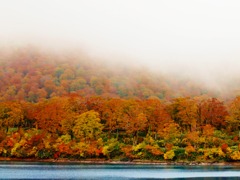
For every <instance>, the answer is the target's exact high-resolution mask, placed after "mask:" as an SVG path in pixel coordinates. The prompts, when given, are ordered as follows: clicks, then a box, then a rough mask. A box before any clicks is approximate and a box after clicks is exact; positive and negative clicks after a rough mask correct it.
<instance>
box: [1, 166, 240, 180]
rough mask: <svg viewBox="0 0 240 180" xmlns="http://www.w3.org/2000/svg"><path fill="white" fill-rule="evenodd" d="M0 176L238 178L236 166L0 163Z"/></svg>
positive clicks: (15, 177) (50, 177)
mask: <svg viewBox="0 0 240 180" xmlns="http://www.w3.org/2000/svg"><path fill="white" fill-rule="evenodd" d="M0 179H214V180H215V179H221V180H222V179H240V167H234V166H172V165H171V166H167V165H89V164H56V163H33V162H31V163H29V162H27V163H26V162H0Z"/></svg>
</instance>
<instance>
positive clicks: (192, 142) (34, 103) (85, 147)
mask: <svg viewBox="0 0 240 180" xmlns="http://www.w3.org/2000/svg"><path fill="white" fill-rule="evenodd" d="M30 52H31V53H30ZM30 52H28V51H20V52H17V53H10V54H5V55H3V56H2V59H4V60H1V61H0V63H1V66H0V156H2V157H18V158H41V159H44V158H75V159H84V158H106V159H118V160H123V161H124V160H133V159H150V160H178V161H184V160H189V161H208V160H209V161H238V160H240V145H239V125H240V98H239V97H236V98H235V99H233V100H232V101H231V102H228V103H224V102H222V101H221V100H219V99H217V98H213V97H210V94H205V95H203V92H202V90H199V89H198V88H197V87H196V88H194V86H191V85H189V84H188V85H186V84H185V85H186V86H185V88H183V86H184V85H183V84H184V83H183V84H182V85H181V84H177V82H174V81H173V80H170V79H168V80H167V79H166V78H163V77H162V78H159V77H158V76H154V75H152V74H151V73H149V72H144V71H138V70H136V69H135V70H132V71H131V70H130V69H127V68H124V67H123V66H122V67H119V68H116V69H113V67H111V68H110V67H108V68H107V67H104V65H101V64H100V63H99V64H98V63H96V62H95V63H92V62H90V61H89V60H88V59H84V58H83V59H81V60H77V59H76V57H62V56H61V57H59V59H58V60H56V58H57V57H56V56H51V55H46V54H44V55H43V54H41V53H38V52H34V53H33V52H32V51H30ZM68 58H71V60H72V61H71V63H69V62H68V61H66V59H68ZM178 85H179V86H178ZM188 86H191V87H192V88H190V87H188ZM173 87H175V89H174V90H172V89H173ZM178 95H179V96H178Z"/></svg>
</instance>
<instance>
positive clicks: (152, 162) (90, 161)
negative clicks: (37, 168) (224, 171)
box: [0, 157, 240, 166]
mask: <svg viewBox="0 0 240 180" xmlns="http://www.w3.org/2000/svg"><path fill="white" fill-rule="evenodd" d="M10 161H15V162H45V163H56V164H57V163H61V164H67V163H71V164H99V165H101V164H102V165H104V164H109V165H111V164H112V165H114V164H115V165H176V166H177V165H180V166H181V165H182V166H240V162H195V161H189V162H177V161H176V162H174V161H169V162H168V161H157V160H133V161H120V160H105V159H84V160H78V159H66V158H59V159H35V158H25V159H22V158H9V157H0V163H1V162H10Z"/></svg>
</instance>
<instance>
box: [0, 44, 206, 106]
mask: <svg viewBox="0 0 240 180" xmlns="http://www.w3.org/2000/svg"><path fill="white" fill-rule="evenodd" d="M79 54H80V53H79ZM79 54H78V55H76V54H75V55H71V54H70V55H69V54H64V53H63V54H62V55H56V54H54V53H47V52H41V51H39V50H37V49H29V48H26V49H20V50H15V51H10V52H8V53H2V54H1V53H0V56H1V59H0V63H1V66H0V101H6V100H25V101H29V102H38V101H39V100H40V99H45V98H50V97H54V96H61V95H66V94H69V93H77V94H79V95H81V96H95V95H99V96H104V97H119V98H139V99H147V98H154V97H155V98H159V99H162V100H170V99H172V98H174V97H179V96H198V95H202V94H205V93H207V90H206V88H205V87H200V85H198V84H197V83H195V82H193V81H190V80H188V79H183V78H182V79H181V78H180V77H166V76H164V75H161V74H160V72H159V74H157V73H152V72H151V71H150V70H149V69H147V68H144V67H141V66H133V65H132V64H130V63H129V64H127V63H125V64H123V63H114V60H113V62H106V61H98V60H95V59H90V58H89V57H87V56H86V55H81V54H80V55H79ZM109 64H111V65H109Z"/></svg>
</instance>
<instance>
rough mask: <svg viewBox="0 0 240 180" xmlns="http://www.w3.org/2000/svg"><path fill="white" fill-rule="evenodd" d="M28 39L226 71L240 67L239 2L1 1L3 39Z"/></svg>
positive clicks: (204, 71)
mask: <svg viewBox="0 0 240 180" xmlns="http://www.w3.org/2000/svg"><path fill="white" fill-rule="evenodd" d="M26 42H28V43H41V44H44V45H46V46H49V45H52V46H57V47H76V46H79V47H81V48H84V49H85V50H87V51H88V53H89V54H91V55H92V56H99V57H114V56H122V57H127V56H129V57H131V58H133V59H138V61H141V62H144V63H145V64H148V65H150V66H152V67H155V68H161V69H168V70H169V69H174V70H176V71H184V72H191V73H192V72H194V73H198V74H199V75H201V76H202V77H204V76H206V77H208V78H209V76H221V77H222V78H224V76H227V75H229V74H231V73H233V72H234V73H238V69H240V1H238V0H225V1H224V0H165V1H163V0H0V44H1V45H8V44H11V45H13V44H18V45H19V44H20V45H21V44H24V43H26ZM113 59H114V58H113ZM191 69H193V71H192V70H191ZM228 77H229V76H228Z"/></svg>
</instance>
